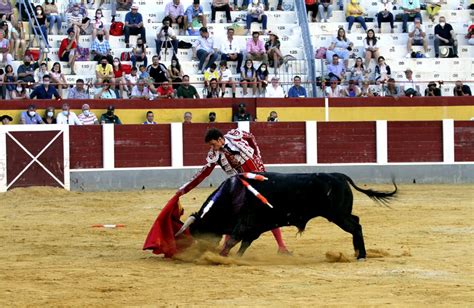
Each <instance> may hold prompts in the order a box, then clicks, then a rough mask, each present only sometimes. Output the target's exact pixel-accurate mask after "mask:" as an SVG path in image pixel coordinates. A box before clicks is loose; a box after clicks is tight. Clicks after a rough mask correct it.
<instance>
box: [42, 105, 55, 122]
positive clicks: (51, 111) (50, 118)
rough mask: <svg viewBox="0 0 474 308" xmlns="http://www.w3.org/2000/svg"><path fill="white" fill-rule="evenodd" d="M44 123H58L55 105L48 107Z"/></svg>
mask: <svg viewBox="0 0 474 308" xmlns="http://www.w3.org/2000/svg"><path fill="white" fill-rule="evenodd" d="M43 122H44V124H56V123H57V122H56V118H55V117H54V107H52V106H50V107H48V108H46V110H45V112H44V118H43Z"/></svg>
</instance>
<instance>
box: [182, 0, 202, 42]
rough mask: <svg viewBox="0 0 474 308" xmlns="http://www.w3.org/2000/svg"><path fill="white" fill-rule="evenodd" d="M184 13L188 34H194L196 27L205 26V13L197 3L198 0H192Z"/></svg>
mask: <svg viewBox="0 0 474 308" xmlns="http://www.w3.org/2000/svg"><path fill="white" fill-rule="evenodd" d="M184 14H185V16H186V28H187V29H188V33H189V35H195V33H196V29H200V28H202V27H204V28H205V27H207V19H206V15H204V9H203V7H202V5H200V4H199V0H194V1H193V4H192V5H190V6H188V8H187V9H186V11H185V12H184Z"/></svg>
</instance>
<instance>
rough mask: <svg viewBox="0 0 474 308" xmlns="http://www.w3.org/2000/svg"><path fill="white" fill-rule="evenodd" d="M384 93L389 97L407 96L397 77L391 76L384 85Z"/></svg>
mask: <svg viewBox="0 0 474 308" xmlns="http://www.w3.org/2000/svg"><path fill="white" fill-rule="evenodd" d="M382 94H383V95H384V96H387V97H394V98H398V97H400V96H405V94H404V93H403V91H402V90H401V88H400V86H398V85H397V84H396V83H395V79H393V78H389V79H388V80H387V84H386V85H384V86H383V87H382Z"/></svg>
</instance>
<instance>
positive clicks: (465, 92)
mask: <svg viewBox="0 0 474 308" xmlns="http://www.w3.org/2000/svg"><path fill="white" fill-rule="evenodd" d="M453 95H454V96H472V93H471V88H470V87H469V86H468V85H466V84H463V83H462V81H460V80H458V81H456V84H455V87H454V89H453Z"/></svg>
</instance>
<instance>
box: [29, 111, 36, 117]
mask: <svg viewBox="0 0 474 308" xmlns="http://www.w3.org/2000/svg"><path fill="white" fill-rule="evenodd" d="M28 114H29V115H30V117H34V116H35V114H36V112H35V111H28Z"/></svg>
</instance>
